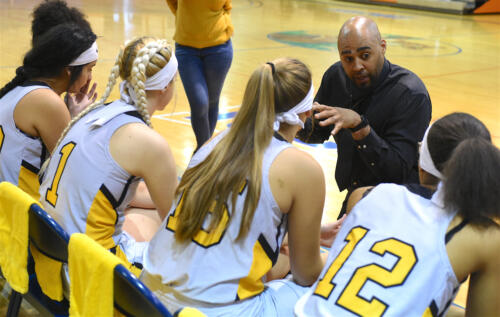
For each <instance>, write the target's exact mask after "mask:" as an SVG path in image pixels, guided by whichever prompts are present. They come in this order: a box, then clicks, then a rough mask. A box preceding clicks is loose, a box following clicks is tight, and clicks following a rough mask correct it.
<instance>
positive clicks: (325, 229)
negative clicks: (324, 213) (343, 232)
mask: <svg viewBox="0 0 500 317" xmlns="http://www.w3.org/2000/svg"><path fill="white" fill-rule="evenodd" d="M345 217H346V215H343V216H342V218H340V219H339V220H337V221H334V222H331V223H327V224H326V225H322V226H321V231H320V241H319V243H320V244H321V245H322V246H324V247H328V248H329V247H331V246H332V244H333V240H335V237H336V236H337V233H338V232H339V231H340V228H341V227H342V223H343V222H344V219H345Z"/></svg>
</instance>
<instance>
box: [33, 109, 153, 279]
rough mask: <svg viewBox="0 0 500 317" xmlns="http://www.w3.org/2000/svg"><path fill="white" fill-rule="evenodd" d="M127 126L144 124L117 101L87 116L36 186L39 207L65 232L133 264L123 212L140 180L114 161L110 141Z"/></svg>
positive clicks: (76, 125)
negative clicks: (86, 238)
mask: <svg viewBox="0 0 500 317" xmlns="http://www.w3.org/2000/svg"><path fill="white" fill-rule="evenodd" d="M129 123H141V124H144V122H143V121H142V119H141V118H140V115H139V113H138V112H137V110H136V108H135V107H134V106H131V105H127V104H125V103H123V102H122V101H120V100H117V101H115V102H113V103H111V104H109V105H107V106H102V107H99V108H97V109H95V110H92V111H91V112H89V113H88V114H86V115H85V116H84V117H82V118H81V119H80V120H79V121H77V122H76V123H75V125H74V126H73V127H72V128H71V129H70V130H69V132H68V134H67V135H66V136H65V137H64V139H63V140H62V141H61V143H60V144H59V146H58V147H57V149H56V150H55V151H54V154H53V157H52V158H51V160H50V162H49V165H48V167H47V169H46V171H45V172H44V175H43V182H42V184H41V185H40V201H41V202H42V204H43V207H44V208H45V210H46V211H47V212H48V213H49V214H50V215H52V216H53V217H54V219H55V220H56V221H57V222H58V223H59V224H60V225H61V226H62V227H63V228H64V229H65V230H66V231H67V232H68V233H69V234H72V233H75V232H80V233H85V234H87V235H89V236H90V237H92V238H93V239H94V240H96V241H97V242H98V243H100V244H101V245H103V246H104V247H105V248H107V249H110V250H111V251H113V252H115V253H116V255H117V256H119V257H120V258H122V259H124V260H127V258H129V259H128V260H131V259H130V256H129V257H127V256H126V254H127V253H128V251H127V250H125V249H126V247H127V246H130V241H129V240H130V239H131V238H130V236H128V235H127V234H125V233H124V232H122V224H123V221H124V210H125V208H126V207H127V205H128V203H129V202H130V200H131V199H132V197H133V195H134V193H135V189H136V187H137V184H138V180H139V179H138V178H137V177H134V176H133V175H130V174H129V173H128V172H127V171H125V170H124V169H123V168H122V167H121V166H120V165H118V163H117V162H116V161H115V160H114V159H113V157H112V156H111V153H110V151H109V141H110V139H111V136H112V135H113V134H114V133H115V131H116V130H117V129H118V128H120V127H122V126H124V125H126V124H129ZM124 252H125V254H123V253H124ZM136 273H137V272H136Z"/></svg>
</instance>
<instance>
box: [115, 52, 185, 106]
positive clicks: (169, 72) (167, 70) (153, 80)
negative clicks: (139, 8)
mask: <svg viewBox="0 0 500 317" xmlns="http://www.w3.org/2000/svg"><path fill="white" fill-rule="evenodd" d="M176 73H177V58H176V57H175V55H174V53H172V55H171V56H170V59H169V61H168V63H167V65H165V67H163V68H162V69H160V70H159V71H158V72H157V73H156V74H154V75H153V76H151V77H149V78H148V79H146V82H145V83H144V90H160V89H163V88H165V87H167V85H168V84H170V82H171V81H172V79H174V76H175V74H176ZM125 89H126V91H127V93H125ZM120 97H121V99H122V100H123V101H125V103H128V104H136V101H137V97H136V95H135V91H134V87H133V86H132V84H130V83H129V82H128V81H127V80H124V81H122V82H121V83H120Z"/></svg>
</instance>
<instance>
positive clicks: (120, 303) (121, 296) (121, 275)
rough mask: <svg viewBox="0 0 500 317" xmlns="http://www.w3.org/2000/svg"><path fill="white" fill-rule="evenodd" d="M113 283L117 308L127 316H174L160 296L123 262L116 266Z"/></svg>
mask: <svg viewBox="0 0 500 317" xmlns="http://www.w3.org/2000/svg"><path fill="white" fill-rule="evenodd" d="M113 284H114V285H113V293H114V303H115V308H116V309H118V310H119V311H120V312H121V313H122V314H124V315H125V316H134V317H139V316H148V317H172V315H171V314H170V313H169V312H168V310H167V309H166V308H165V306H163V304H162V303H161V302H160V301H159V300H158V298H157V297H156V296H155V295H154V294H153V293H152V292H151V291H150V290H149V289H148V288H147V287H146V286H145V285H144V284H143V283H142V282H141V281H139V279H137V278H136V277H135V276H134V274H132V273H131V272H130V271H129V270H127V268H125V267H124V266H123V265H121V264H119V265H117V266H116V267H115V270H114V279H113Z"/></svg>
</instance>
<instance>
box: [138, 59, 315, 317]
mask: <svg viewBox="0 0 500 317" xmlns="http://www.w3.org/2000/svg"><path fill="white" fill-rule="evenodd" d="M313 92H314V89H313V87H312V81H311V74H310V72H309V70H308V69H307V67H306V66H305V65H304V64H303V63H302V62H300V61H298V60H294V59H278V60H276V61H274V62H272V63H267V64H264V65H262V66H260V67H259V68H258V69H257V70H256V71H254V73H253V74H252V76H251V77H250V79H249V82H248V84H247V87H246V90H245V95H244V98H243V102H242V106H241V108H240V110H239V111H238V114H237V115H236V117H235V119H234V122H233V124H232V125H231V128H230V129H228V130H227V131H224V132H222V133H221V134H219V135H217V136H216V137H215V138H213V139H212V140H211V141H209V143H207V144H206V145H204V146H202V147H201V148H200V149H199V150H198V152H197V153H196V154H195V155H194V156H193V159H192V161H191V162H190V165H189V168H188V169H187V170H186V172H185V173H184V175H183V177H182V179H181V182H180V184H179V187H178V189H177V193H178V196H177V200H176V203H175V204H174V206H173V207H172V209H171V210H170V212H169V215H168V217H167V218H166V220H165V222H164V223H163V228H162V229H160V231H159V232H158V233H157V234H156V235H155V237H154V238H153V239H152V240H151V242H150V244H149V246H148V249H147V252H146V256H145V261H144V271H143V275H142V276H141V278H142V280H143V281H144V282H145V283H146V285H147V286H148V287H150V289H152V290H153V291H154V292H155V293H156V294H157V295H158V297H159V298H160V300H162V301H163V303H165V304H166V306H167V308H169V310H171V311H176V310H178V309H179V308H181V307H183V306H192V307H193V306H194V307H195V308H198V309H199V310H201V311H202V312H203V313H205V314H207V315H208V316H289V315H290V314H293V307H294V305H295V301H296V300H297V299H298V297H299V296H300V294H302V293H303V292H304V291H305V290H307V288H306V287H304V286H309V285H311V284H312V283H313V282H314V280H315V279H316V278H317V276H318V274H319V272H320V271H321V268H322V265H323V263H322V261H321V258H320V255H319V238H320V234H319V230H320V223H321V215H322V211H323V203H324V195H325V183H324V175H323V173H322V170H321V167H320V166H319V165H318V163H317V162H316V161H315V160H314V159H313V158H312V157H310V156H309V155H308V154H306V153H304V152H302V151H300V150H298V149H296V148H294V147H293V146H292V145H291V144H290V142H292V141H293V139H294V137H295V135H296V133H297V131H298V130H299V129H300V128H301V125H303V122H304V121H305V118H306V116H307V115H308V114H310V109H311V107H312V98H313ZM273 123H274V128H275V129H276V130H277V131H276V132H275V131H273ZM287 230H288V242H289V248H290V263H291V271H292V275H293V278H294V281H291V280H276V281H271V282H267V281H266V274H267V273H268V272H269V271H271V269H272V268H273V266H274V264H275V263H276V261H277V258H278V254H279V250H280V246H281V244H282V241H283V237H284V235H285V233H286V232H287Z"/></svg>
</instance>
